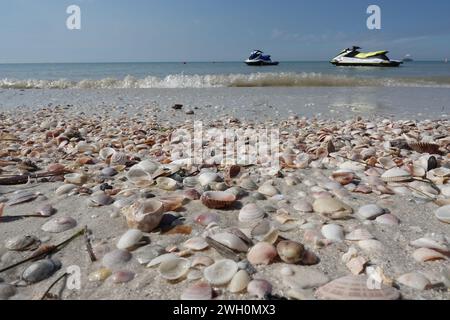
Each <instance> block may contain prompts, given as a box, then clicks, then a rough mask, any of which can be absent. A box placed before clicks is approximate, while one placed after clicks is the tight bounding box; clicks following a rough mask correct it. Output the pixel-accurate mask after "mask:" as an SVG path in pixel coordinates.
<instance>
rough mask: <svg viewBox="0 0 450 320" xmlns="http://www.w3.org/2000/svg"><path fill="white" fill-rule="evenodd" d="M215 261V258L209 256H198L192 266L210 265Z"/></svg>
mask: <svg viewBox="0 0 450 320" xmlns="http://www.w3.org/2000/svg"><path fill="white" fill-rule="evenodd" d="M213 263H214V260H213V259H212V258H210V257H208V256H196V257H194V259H193V260H192V267H198V266H203V267H209V266H210V265H212V264H213Z"/></svg>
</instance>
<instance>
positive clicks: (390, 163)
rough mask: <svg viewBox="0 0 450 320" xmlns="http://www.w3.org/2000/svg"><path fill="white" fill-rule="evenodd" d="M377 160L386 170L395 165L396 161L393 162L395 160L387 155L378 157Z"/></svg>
mask: <svg viewBox="0 0 450 320" xmlns="http://www.w3.org/2000/svg"><path fill="white" fill-rule="evenodd" d="M378 162H379V163H380V164H381V165H382V166H383V168H384V169H387V170H389V169H392V168H396V167H397V163H395V161H394V160H392V158H388V157H384V158H380V159H378Z"/></svg>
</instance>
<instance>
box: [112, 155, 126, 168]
mask: <svg viewBox="0 0 450 320" xmlns="http://www.w3.org/2000/svg"><path fill="white" fill-rule="evenodd" d="M127 162H128V156H127V155H126V154H125V153H123V152H114V153H113V154H112V155H111V157H110V161H109V164H110V165H112V166H117V165H126V164H127Z"/></svg>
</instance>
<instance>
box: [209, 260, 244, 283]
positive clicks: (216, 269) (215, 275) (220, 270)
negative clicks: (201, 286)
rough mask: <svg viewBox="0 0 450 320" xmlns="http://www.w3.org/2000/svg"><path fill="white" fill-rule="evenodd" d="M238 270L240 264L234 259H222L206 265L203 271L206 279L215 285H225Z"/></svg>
mask: <svg viewBox="0 0 450 320" xmlns="http://www.w3.org/2000/svg"><path fill="white" fill-rule="evenodd" d="M237 272H238V265H237V263H236V262H234V261H233V260H228V259H227V260H220V261H217V262H216V263H214V264H213V265H210V266H209V267H206V268H205V270H204V271H203V275H204V276H205V279H206V281H208V282H209V283H210V284H212V285H214V286H223V285H226V284H227V283H229V282H230V281H231V280H232V279H233V277H234V275H235V274H236V273H237Z"/></svg>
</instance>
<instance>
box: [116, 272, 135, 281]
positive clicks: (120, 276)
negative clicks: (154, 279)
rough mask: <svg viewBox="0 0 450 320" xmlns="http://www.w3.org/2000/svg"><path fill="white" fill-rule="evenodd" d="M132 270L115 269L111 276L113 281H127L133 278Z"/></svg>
mask: <svg viewBox="0 0 450 320" xmlns="http://www.w3.org/2000/svg"><path fill="white" fill-rule="evenodd" d="M134 276H135V274H134V272H131V271H124V270H122V271H116V272H114V274H113V275H112V277H111V280H112V282H113V283H116V284H119V283H127V282H130V281H131V280H133V279H134Z"/></svg>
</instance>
